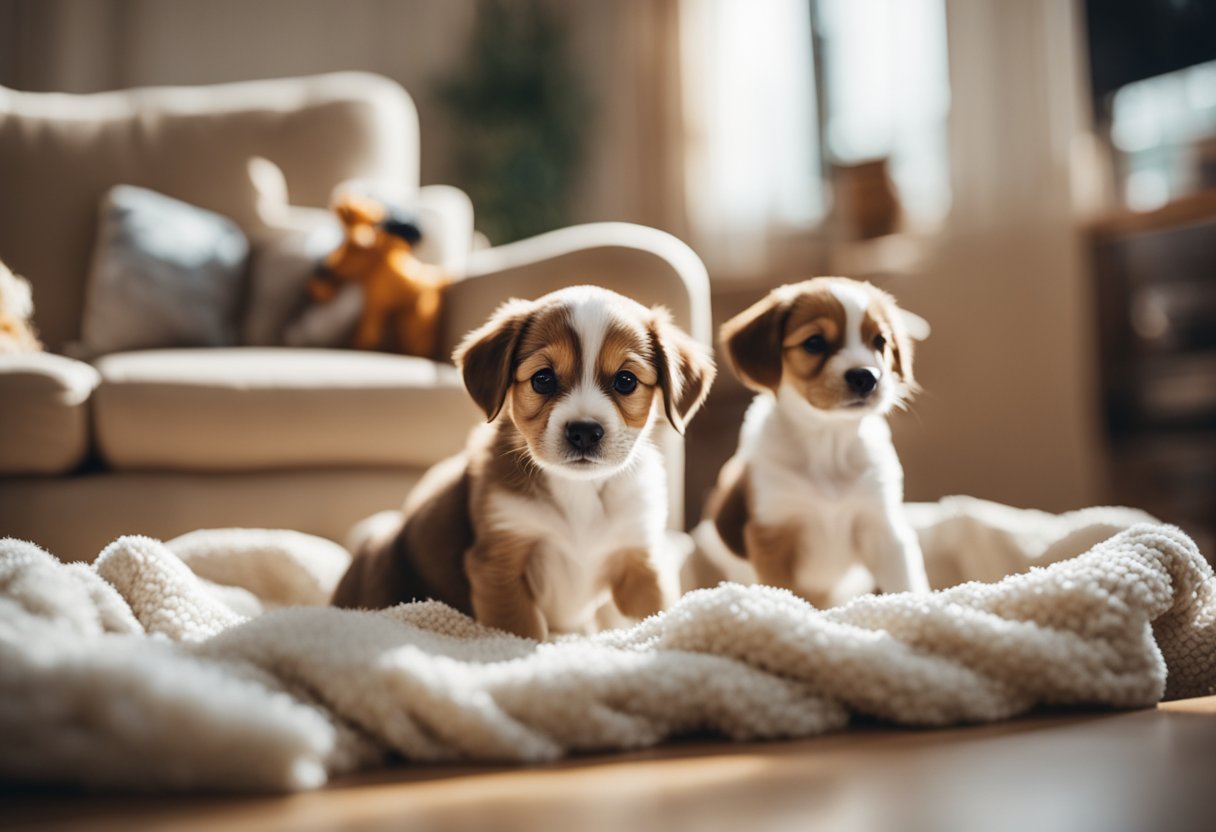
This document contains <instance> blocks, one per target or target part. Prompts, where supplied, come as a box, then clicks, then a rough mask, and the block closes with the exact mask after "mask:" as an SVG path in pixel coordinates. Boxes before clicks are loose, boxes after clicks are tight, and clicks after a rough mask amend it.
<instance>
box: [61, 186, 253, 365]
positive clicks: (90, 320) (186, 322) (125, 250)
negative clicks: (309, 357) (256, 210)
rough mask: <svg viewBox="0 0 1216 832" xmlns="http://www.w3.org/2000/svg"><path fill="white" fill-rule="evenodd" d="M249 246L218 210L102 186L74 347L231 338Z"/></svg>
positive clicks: (212, 343)
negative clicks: (79, 331)
mask: <svg viewBox="0 0 1216 832" xmlns="http://www.w3.org/2000/svg"><path fill="white" fill-rule="evenodd" d="M248 253H249V243H248V241H247V240H246V239H245V235H244V234H243V233H242V232H241V230H240V228H239V227H237V225H236V223H234V222H232V221H231V220H229V219H227V218H226V217H222V216H220V215H219V214H215V213H213V212H211V211H207V210H204V209H202V208H197V207H195V206H193V205H189V204H187V203H185V202H181V201H180V200H176V199H173V198H171V197H167V196H164V195H163V194H158V193H156V192H154V191H149V190H147V189H145V188H137V187H134V186H131V185H118V186H116V187H114V188H111V189H110V191H109V192H107V193H106V195H105V197H104V198H103V199H102V203H101V214H100V221H99V223H98V229H97V242H96V244H95V246H94V250H93V265H92V271H91V273H90V275H89V279H88V286H87V289H86V295H85V307H84V319H83V321H82V326H81V343H80V345H79V347H78V348H77V349H75V350H74V352H75V353H76V354H83V355H85V356H88V357H92V356H96V355H103V354H106V353H112V352H122V351H126V350H138V349H156V348H167V347H219V346H230V345H233V344H236V343H237V335H238V319H239V315H240V305H241V300H242V296H243V292H244V280H245V266H246V260H247V258H248Z"/></svg>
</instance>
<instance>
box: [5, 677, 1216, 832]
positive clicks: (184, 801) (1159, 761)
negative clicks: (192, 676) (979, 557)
mask: <svg viewBox="0 0 1216 832" xmlns="http://www.w3.org/2000/svg"><path fill="white" fill-rule="evenodd" d="M812 827H814V828H816V829H843V830H852V829H878V830H904V829H907V830H925V832H931V831H932V832H938V831H939V830H955V829H957V830H1006V829H1008V830H1031V831H1032V832H1047V830H1067V832H1087V830H1094V832H1113V831H1114V830H1163V831H1164V830H1169V832H1187V830H1207V831H1208V832H1210V830H1216V697H1210V698H1207V699H1192V700H1187V701H1184V702H1178V703H1173V704H1170V705H1164V706H1161V707H1159V708H1157V709H1150V710H1143V711H1133V712H1123V713H1109V712H1108V713H1071V714H1052V715H1040V716H1034V717H1029V718H1025V719H1020V720H1015V721H1012V722H1007V723H1001V724H997V725H988V726H979V727H972V728H959V729H950V730H944V731H904V730H891V729H888V728H876V727H870V728H859V729H852V730H850V731H848V732H845V733H841V734H836V735H832V736H827V737H821V738H819V739H813V740H800V741H796V742H781V743H747V744H732V743H724V742H720V741H715V742H688V743H682V744H678V745H671V746H666V747H664V748H661V749H656V750H653V751H648V752H645V753H637V754H627V755H620V754H618V755H605V756H596V757H587V758H582V759H577V760H572V761H567V762H564V763H561V764H557V765H550V766H544V767H533V768H471V767H438V768H436V767H428V768H421V767H413V768H412V767H408V766H402V767H399V768H396V769H393V770H389V771H383V772H378V773H375V774H370V775H363V776H359V777H352V778H348V779H346V780H343V781H339V782H335V783H333V784H332V785H331V786H330V787H329V788H327V789H324V790H322V791H318V792H312V793H306V794H299V795H292V796H287V797H237V798H233V797H219V796H215V797H197V796H195V797H180V798H168V797H132V796H97V795H81V794H73V793H65V792H61V791H54V790H42V791H41V792H39V791H36V790H30V789H23V788H19V787H15V786H8V787H6V788H5V789H4V790H3V791H0V829H5V830H11V829H19V828H37V829H114V830H136V829H172V830H174V831H175V832H177V830H221V829H222V830H230V831H231V830H251V829H285V830H321V829H339V828H340V829H409V830H421V829H445V830H465V829H468V830H482V829H495V830H499V829H501V830H515V829H519V830H548V829H553V830H563V832H565V831H566V830H577V832H596V831H597V830H618V829H621V830H630V832H640V831H641V830H648V829H660V830H684V829H688V830H715V829H722V830H732V832H733V830H760V829H782V830H785V829H789V830H794V829H810V828H812Z"/></svg>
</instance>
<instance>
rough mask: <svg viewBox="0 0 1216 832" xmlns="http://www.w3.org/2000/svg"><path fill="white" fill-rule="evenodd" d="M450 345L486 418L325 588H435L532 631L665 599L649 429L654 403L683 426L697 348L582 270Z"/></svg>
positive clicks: (378, 593)
mask: <svg viewBox="0 0 1216 832" xmlns="http://www.w3.org/2000/svg"><path fill="white" fill-rule="evenodd" d="M455 359H456V362H457V364H458V365H459V366H460V368H461V371H462V373H463V375H464V382H465V386H466V387H467V388H468V391H469V393H470V395H471V396H472V397H473V400H474V401H476V402H477V404H478V405H479V406H480V407H481V409H482V410H484V411H485V414H486V417H487V419H488V422H487V424H485V425H482V426H481V427H479V428H477V429H476V430H475V431H474V432H473V434H472V436H471V438H470V441H469V444H468V446H467V448H466V449H465V451H464V452H463V453H462V454H460V455H458V456H456V457H453V458H451V459H449V460H447V461H445V462H442V463H440V464H438V465H436V466H435V467H434V468H432V469H431V470H430V471H428V472H427V474H426V475H425V476H424V477H423V479H422V481H421V482H420V483H419V484H418V486H417V487H416V488H415V489H414V491H413V492H412V493H411V494H410V496H409V498H408V500H407V501H406V505H405V508H404V511H403V516H402V518H401V519H400V520H397V521H396V522H395V523H393V524H392V525H391V526H390V527H389V528H388V529H387V533H385V532H384V530H382V531H381V532H380V533H379V534H373V535H372V538H371V539H370V540H368V541H366V542H365V543H364V544H363V545H362V547H361V550H360V551H359V552H358V553H357V555H356V557H355V560H354V561H353V563H352V564H351V567H350V569H349V570H348V571H347V573H346V575H345V576H344V577H343V579H342V581H341V583H340V584H339V586H338V589H337V591H336V592H335V594H334V598H333V603H334V604H336V605H338V606H343V607H386V606H391V605H393V604H396V603H399V602H403V601H411V600H415V599H418V600H421V599H426V598H434V599H436V600H439V601H443V602H445V603H447V604H449V605H451V606H453V607H456V608H457V609H459V610H462V611H464V612H467V613H470V614H472V615H474V616H475V617H476V618H477V620H478V621H481V622H482V623H484V624H488V625H491V626H494V627H499V628H501V629H503V630H507V631H509V632H513V633H517V634H519V635H522V636H529V637H531V638H536V639H543V638H545V637H546V636H547V635H548V634H549V633H551V632H593V631H594V630H595V629H596V628H597V626H599V624H601V623H603V622H605V621H619V620H620V615H624V616H627V617H630V618H643V617H645V616H647V615H650V614H652V613H655V612H658V611H660V610H662V609H663V608H664V607H665V606H666V605H667V604H668V603H669V602H670V601H672V600H674V598H675V596H676V595H677V594H678V592H679V581H678V575H677V568H676V566H675V564H667V562H666V557H665V554H664V553H663V551H662V549H663V541H664V536H665V530H666V527H667V496H666V477H665V474H664V468H663V460H662V458H661V456H660V453H659V451H658V449H657V448H656V447H655V446H654V444H653V443H652V442H651V441H650V433H651V430H652V428H653V427H654V423H655V420H656V418H662V417H661V416H657V415H656V414H658V413H661V414H665V415H666V418H667V419H668V420H669V421H670V422H671V424H672V425H673V426H674V427H675V428H676V429H677V430H679V431H681V432H682V431H683V429H684V426H685V424H686V423H687V422H688V420H689V419H690V418H691V417H692V415H693V413H694V412H695V411H696V410H697V408H699V407H700V405H701V403H702V402H703V401H704V399H705V396H706V394H707V393H708V391H709V386H710V384H711V382H712V381H713V377H714V366H713V362H712V360H711V359H710V357H709V354H708V351H707V350H706V349H705V348H703V347H702V346H701V345H699V344H697V343H696V342H695V341H693V340H692V338H690V337H689V336H688V335H686V334H684V333H683V332H681V331H680V330H679V329H677V328H676V327H675V326H674V325H673V324H672V323H671V319H670V316H669V315H668V314H667V312H666V311H665V310H663V309H647V308H645V307H643V306H641V305H639V304H638V303H635V302H634V301H632V300H629V299H628V298H625V297H622V296H621V295H618V294H616V293H615V292H610V291H608V290H606V289H600V288H596V287H591V286H578V287H573V288H569V289H563V290H561V291H558V292H554V293H552V294H549V295H546V296H544V297H542V298H540V299H539V300H536V301H522V300H513V301H510V302H508V303H506V304H504V305H503V306H502V307H501V308H500V309H499V310H498V311H497V312H496V313H495V314H494V315H493V317H491V319H490V321H489V322H488V323H486V324H485V325H484V326H483V327H481V328H480V329H477V330H475V331H474V332H472V333H470V334H469V335H468V336H467V337H466V338H465V340H464V342H463V343H462V344H461V345H460V347H459V348H458V349H457V350H456V353H455ZM613 608H615V609H613ZM617 613H619V615H618V614H617Z"/></svg>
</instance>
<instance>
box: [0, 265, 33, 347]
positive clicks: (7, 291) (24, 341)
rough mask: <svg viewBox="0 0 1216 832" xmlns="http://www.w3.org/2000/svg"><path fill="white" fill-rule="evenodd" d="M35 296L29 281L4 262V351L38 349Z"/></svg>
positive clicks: (0, 277)
mask: <svg viewBox="0 0 1216 832" xmlns="http://www.w3.org/2000/svg"><path fill="white" fill-rule="evenodd" d="M33 315H34V297H33V293H32V292H31V291H30V284H29V281H27V280H25V278H22V277H18V276H17V275H15V274H13V273H12V271H10V270H9V268H8V267H7V266H5V265H4V264H3V263H0V353H6V352H38V351H39V350H41V349H42V344H41V343H40V342H39V341H38V335H37V334H36V333H35V331H34V325H33V322H32V320H31V319H32V318H33Z"/></svg>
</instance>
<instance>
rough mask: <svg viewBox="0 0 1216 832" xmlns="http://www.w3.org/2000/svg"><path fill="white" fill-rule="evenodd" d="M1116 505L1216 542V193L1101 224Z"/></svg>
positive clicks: (1101, 319) (1105, 408) (1100, 289)
mask: <svg viewBox="0 0 1216 832" xmlns="http://www.w3.org/2000/svg"><path fill="white" fill-rule="evenodd" d="M1092 243H1093V246H1092V253H1093V273H1094V277H1095V281H1096V285H1095V290H1096V301H1097V308H1098V338H1099V356H1100V372H1101V387H1102V413H1103V421H1104V424H1105V428H1106V438H1107V440H1108V443H1109V450H1110V460H1111V469H1110V477H1109V483H1110V493H1109V494H1108V497H1109V499H1110V500H1111V501H1112V502H1119V503H1127V504H1131V505H1137V506H1141V507H1143V508H1145V509H1147V510H1149V511H1151V512H1153V513H1154V514H1156V515H1158V516H1159V517H1161V518H1162V519H1163V520H1167V521H1170V522H1173V523H1177V524H1179V525H1181V526H1183V527H1184V528H1185V529H1187V530H1188V531H1190V532H1191V533H1192V534H1193V535H1195V536H1196V538H1197V539H1198V540H1199V541H1200V545H1201V547H1202V548H1203V549H1204V553H1205V554H1206V555H1207V556H1208V557H1209V558H1211V557H1212V556H1213V551H1212V544H1213V542H1214V541H1216V194H1213V193H1211V192H1206V193H1202V194H1199V195H1196V196H1195V197H1191V198H1188V199H1187V200H1185V201H1183V202H1180V203H1176V204H1174V205H1171V206H1167V207H1166V208H1164V209H1162V210H1160V211H1157V212H1153V213H1149V214H1140V215H1127V216H1123V217H1117V218H1112V219H1109V220H1107V221H1105V222H1103V223H1101V224H1099V225H1097V226H1095V228H1094V229H1093V236H1092Z"/></svg>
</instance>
